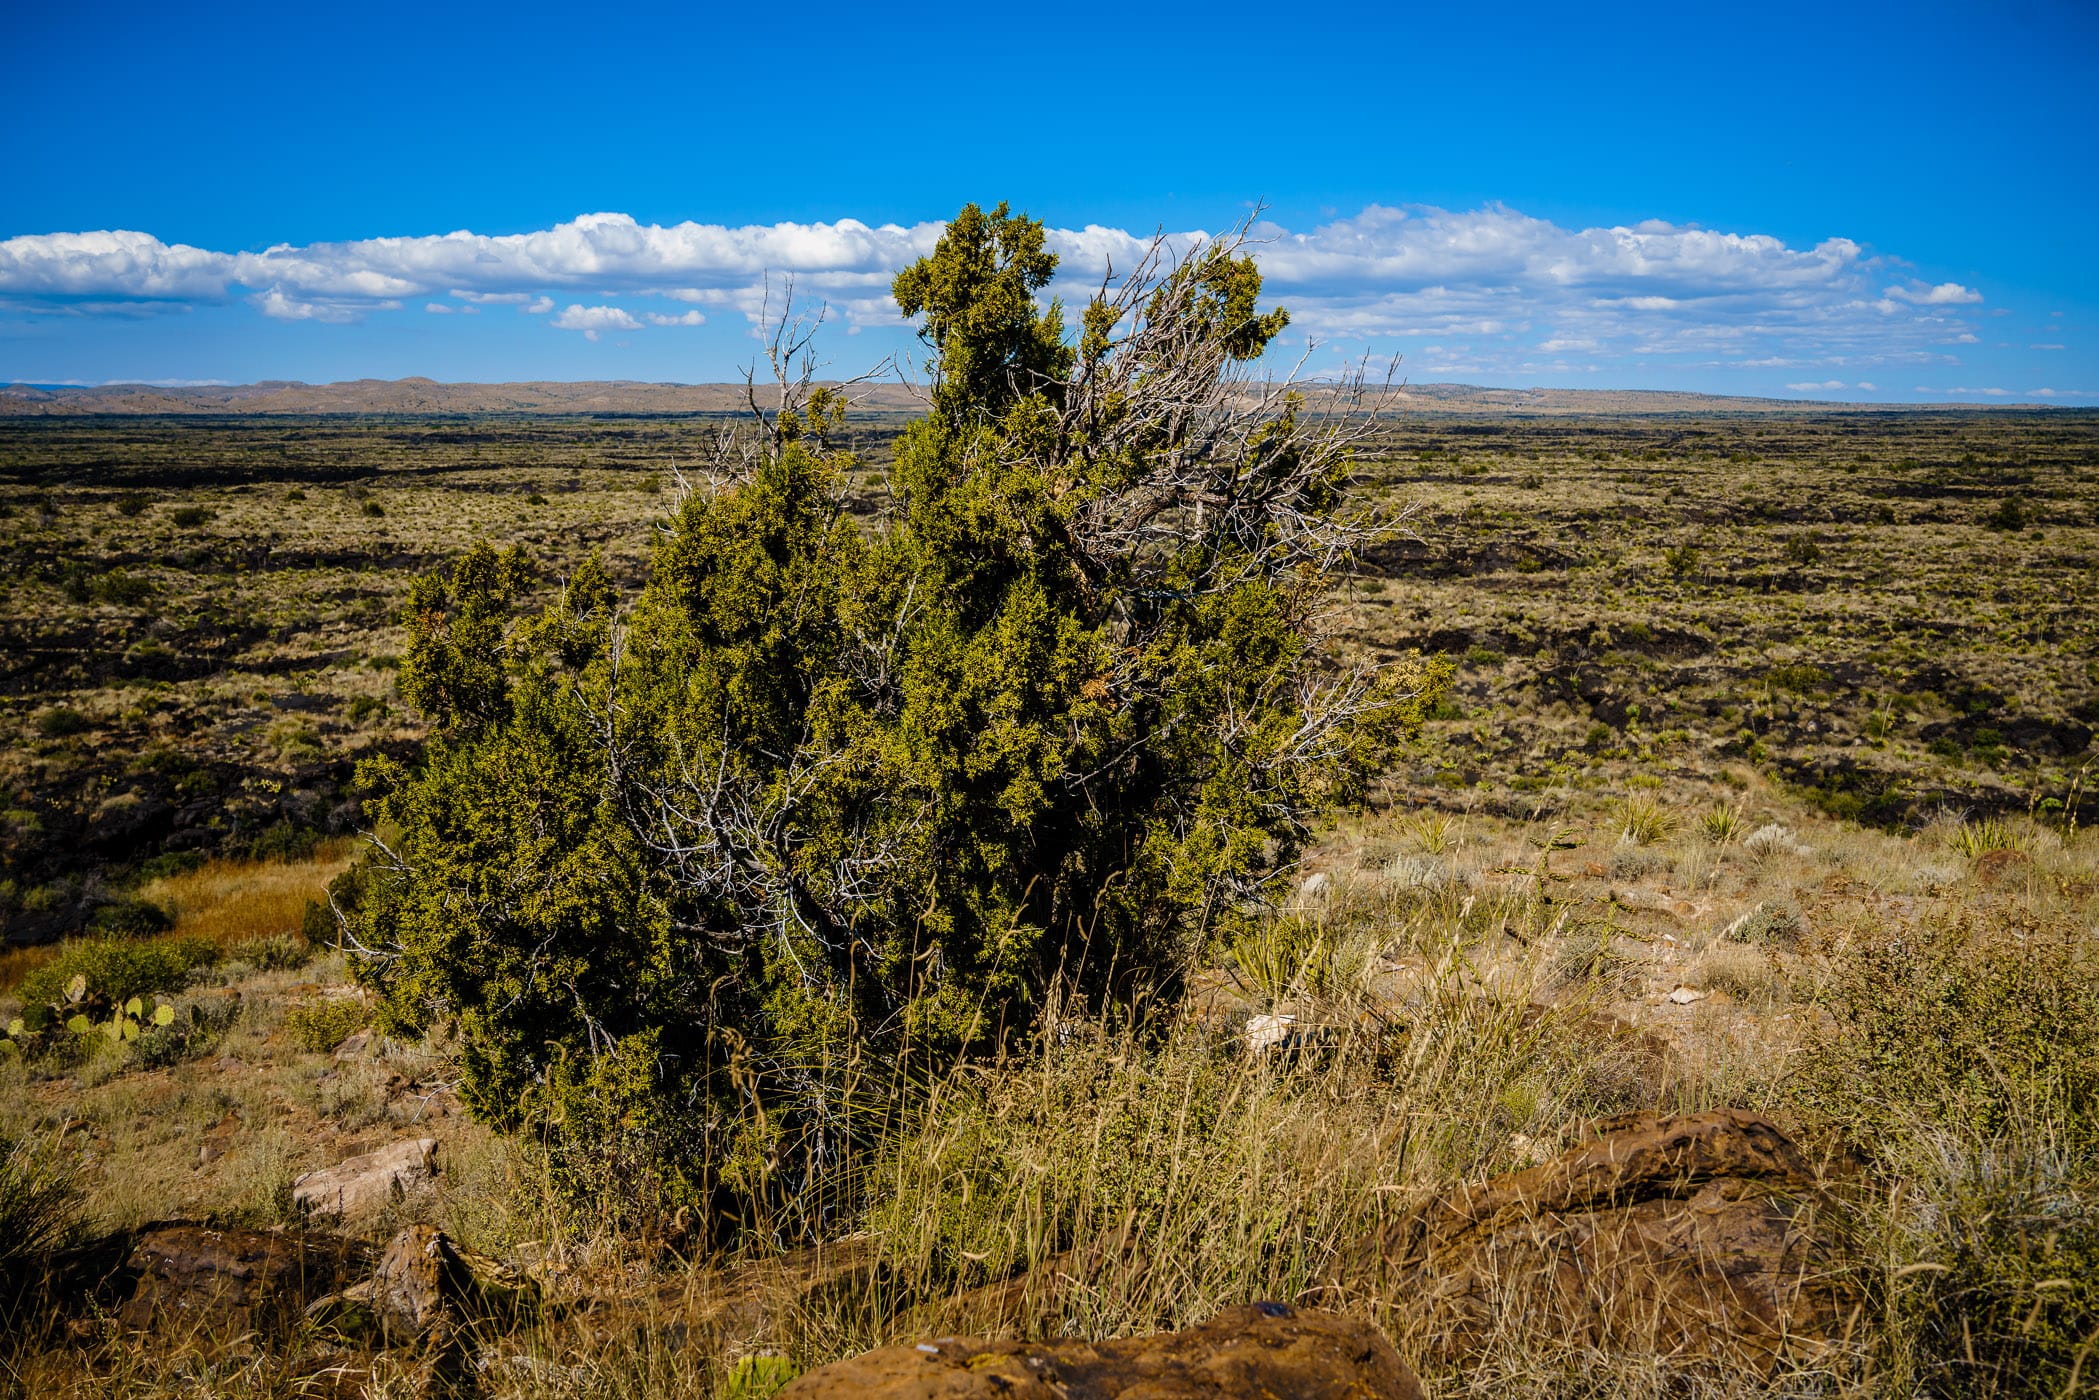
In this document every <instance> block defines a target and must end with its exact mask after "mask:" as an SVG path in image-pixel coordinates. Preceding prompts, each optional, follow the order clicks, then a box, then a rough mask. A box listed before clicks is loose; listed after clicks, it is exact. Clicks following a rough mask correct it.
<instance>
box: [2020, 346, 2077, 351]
mask: <svg viewBox="0 0 2099 1400" xmlns="http://www.w3.org/2000/svg"><path fill="white" fill-rule="evenodd" d="M2026 348H2027V349H2029V350H2064V349H2068V348H2069V347H2067V346H2063V345H2029V346H2027V347H2026Z"/></svg>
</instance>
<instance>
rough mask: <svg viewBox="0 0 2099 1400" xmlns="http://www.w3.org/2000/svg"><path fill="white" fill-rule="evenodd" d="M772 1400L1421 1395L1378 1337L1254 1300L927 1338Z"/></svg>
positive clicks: (1325, 1316)
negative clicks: (994, 1336)
mask: <svg viewBox="0 0 2099 1400" xmlns="http://www.w3.org/2000/svg"><path fill="white" fill-rule="evenodd" d="M780 1396H781V1400H820V1398H821V1400H830V1398H831V1397H839V1398H840V1400H842V1398H843V1397H847V1396H852V1397H867V1400H975V1397H979V1396H982V1397H987V1398H988V1397H994V1396H996V1397H1000V1400H1114V1397H1118V1396H1128V1397H1129V1400H1139V1397H1141V1398H1142V1400H1221V1397H1225V1396H1234V1397H1237V1396H1289V1397H1292V1400H1421V1396H1422V1390H1421V1385H1420V1382H1418V1381H1417V1380H1415V1378H1414V1373H1413V1372H1412V1371H1410V1370H1408V1369H1407V1367H1406V1364H1405V1363H1404V1362H1402V1361H1401V1360H1400V1359H1399V1355H1398V1353H1396V1352H1395V1351H1393V1349H1392V1344H1391V1343H1390V1342H1388V1341H1386V1340H1385V1338H1384V1335H1383V1334H1382V1333H1380V1332H1379V1331H1378V1330H1377V1329H1376V1328H1375V1327H1373V1326H1371V1325H1370V1324H1369V1323H1367V1322H1363V1321H1361V1320H1359V1319H1356V1318H1352V1317H1342V1316H1340V1315H1338V1314H1335V1313H1328V1312H1316V1311H1313V1310H1310V1309H1295V1308H1289V1307H1285V1306H1283V1305H1282V1304H1280V1303H1255V1304H1253V1305H1252V1306H1249V1307H1239V1308H1229V1309H1227V1310H1226V1311H1224V1312H1222V1313H1219V1314H1218V1315H1217V1316H1216V1317H1214V1318H1212V1319H1211V1320H1210V1321H1208V1322H1206V1323H1204V1324H1203V1325H1202V1326H1200V1327H1191V1328H1189V1329H1188V1330H1187V1331H1185V1332H1161V1333H1157V1334H1154V1335H1152V1336H1149V1337H1131V1338H1126V1339H1123V1340H1120V1341H1112V1342H1092V1343H1089V1342H1079V1341H1058V1342H1004V1341H986V1340H984V1339H982V1338H978V1337H939V1338H935V1339H934V1340H932V1341H927V1342H920V1343H918V1344H917V1345H915V1346H896V1347H884V1348H882V1349H881V1350H880V1351H871V1352H868V1353H867V1354H866V1355H864V1356H856V1357H854V1358H852V1359H851V1360H849V1361H839V1362H834V1363H833V1364H831V1365H829V1366H824V1367H820V1368H818V1369H817V1370H814V1371H811V1372H809V1373H808V1374H807V1375H805V1376H803V1377H801V1378H800V1379H798V1380H796V1381H794V1382H793V1383H792V1384H790V1385H789V1386H788V1387H787V1388H786V1389H785V1390H783V1391H781V1392H780Z"/></svg>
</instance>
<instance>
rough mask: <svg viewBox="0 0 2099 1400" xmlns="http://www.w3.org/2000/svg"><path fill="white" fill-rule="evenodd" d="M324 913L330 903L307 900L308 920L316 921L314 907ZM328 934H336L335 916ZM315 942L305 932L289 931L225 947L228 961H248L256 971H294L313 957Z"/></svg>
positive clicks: (329, 919) (329, 921)
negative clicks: (292, 932) (295, 933)
mask: <svg viewBox="0 0 2099 1400" xmlns="http://www.w3.org/2000/svg"><path fill="white" fill-rule="evenodd" d="M316 908H318V909H321V910H322V911H323V912H324V913H325V911H326V908H327V906H325V905H321V904H318V903H317V902H316V901H314V900H308V901H307V902H306V914H307V923H308V924H309V925H310V924H311V923H312V922H313V913H314V910H315V909H316ZM327 937H328V939H329V940H330V941H332V940H333V939H334V937H335V920H334V918H333V917H332V916H330V917H329V918H328V923H327ZM314 946H315V945H314V943H313V941H312V940H311V938H310V937H308V936H305V935H293V934H286V933H272V934H266V935H264V936H263V937H261V938H247V939H243V940H242V941H240V942H239V943H235V944H232V945H231V946H229V947H228V948H227V949H226V961H228V962H237V963H246V964H247V965H248V966H249V967H252V968H254V969H255V970H256V971H257V972H294V971H297V970H298V969H299V968H302V967H304V966H306V964H308V963H310V962H312V961H313V950H314Z"/></svg>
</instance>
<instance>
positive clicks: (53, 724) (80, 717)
mask: <svg viewBox="0 0 2099 1400" xmlns="http://www.w3.org/2000/svg"><path fill="white" fill-rule="evenodd" d="M94 727H95V722H94V721H93V720H91V719H89V718H88V717H87V716H86V715H84V714H82V713H80V711H78V710H69V709H66V708H65V707H64V706H54V707H52V708H51V709H48V710H45V711H44V712H43V713H42V714H40V715H38V716H37V717H36V732H37V733H39V734H41V735H43V736H44V737H45V738H46V739H68V738H71V737H72V736H73V735H75V734H81V733H85V732H86V731H87V730H90V729H93V728H94Z"/></svg>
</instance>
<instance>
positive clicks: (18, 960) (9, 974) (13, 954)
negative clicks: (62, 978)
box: [0, 947, 58, 992]
mask: <svg viewBox="0 0 2099 1400" xmlns="http://www.w3.org/2000/svg"><path fill="white" fill-rule="evenodd" d="M57 954H58V950H57V949H56V948H53V947H43V948H0V992H4V991H11V990H13V989H14V988H15V987H17V986H20V985H21V982H22V979H23V978H24V977H27V976H28V975H29V974H30V973H32V972H34V971H36V970H37V969H38V968H40V967H42V966H43V965H44V964H45V963H47V962H49V961H51V959H52V958H54V957H55V956H57Z"/></svg>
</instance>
